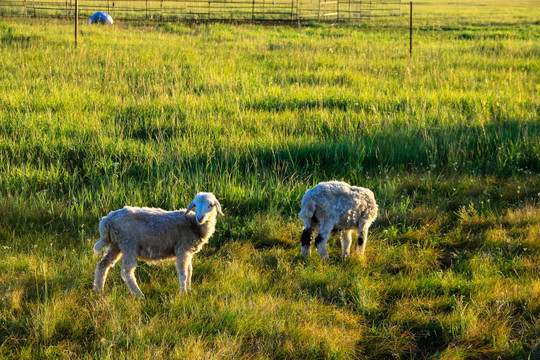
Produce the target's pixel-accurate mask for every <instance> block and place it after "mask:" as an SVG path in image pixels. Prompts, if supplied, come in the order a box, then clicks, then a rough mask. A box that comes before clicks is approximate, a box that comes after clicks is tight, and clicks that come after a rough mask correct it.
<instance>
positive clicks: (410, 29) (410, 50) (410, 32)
mask: <svg viewBox="0 0 540 360" xmlns="http://www.w3.org/2000/svg"><path fill="white" fill-rule="evenodd" d="M409 54H410V55H412V1H411V10H410V19H409Z"/></svg>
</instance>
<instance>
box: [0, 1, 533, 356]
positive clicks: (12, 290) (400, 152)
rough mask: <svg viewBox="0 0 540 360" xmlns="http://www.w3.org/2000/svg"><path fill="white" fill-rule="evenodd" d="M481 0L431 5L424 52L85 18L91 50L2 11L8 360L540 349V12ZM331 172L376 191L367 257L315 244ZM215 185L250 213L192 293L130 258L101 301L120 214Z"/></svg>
mask: <svg viewBox="0 0 540 360" xmlns="http://www.w3.org/2000/svg"><path fill="white" fill-rule="evenodd" d="M463 3H464V2H463ZM475 4H476V5H477V6H476V7H473V6H468V5H464V4H462V5H460V7H458V8H456V7H452V6H447V7H446V8H445V7H443V5H441V4H430V5H429V6H427V5H426V6H425V7H424V8H423V9H425V11H424V14H426V15H425V17H424V18H423V20H422V21H421V22H420V24H419V27H418V29H417V30H416V31H415V50H414V55H413V56H412V57H409V55H408V48H407V38H406V33H405V31H404V29H403V28H400V27H396V28H391V27H390V28H384V29H381V28H373V29H370V28H368V29H366V28H365V27H363V26H329V25H311V26H306V27H302V28H296V27H269V26H267V27H265V26H255V25H240V26H232V25H224V24H208V25H184V24H165V25H159V26H158V25H138V24H127V25H124V24H117V25H115V26H113V27H86V26H84V27H82V28H81V36H80V44H79V46H78V47H77V48H74V47H73V44H72V26H71V25H69V24H67V23H66V22H64V21H62V20H46V21H45V20H39V19H37V20H32V19H26V20H23V19H5V18H4V19H1V21H0V259H1V260H0V299H1V300H0V357H1V358H7V359H25V358H88V359H93V358H98V357H99V358H106V359H108V358H110V359H118V358H120V359H123V358H125V359H134V358H157V359H169V358H176V359H184V358H188V359H198V358H202V359H223V358H231V359H232V358H244V359H254V358H257V359H259V358H260V359H409V358H412V359H426V358H429V359H497V358H501V359H527V358H528V356H529V355H531V358H534V356H537V354H538V353H540V349H539V348H538V346H537V344H538V342H539V339H540V266H539V265H540V242H539V239H540V208H539V206H538V198H539V193H540V157H539V154H540V120H539V117H540V85H539V84H540V22H539V20H540V17H539V15H538V10H537V9H538V8H539V7H538V6H536V5H538V2H522V3H519V4H522V5H523V6H521V5H519V4H518V5H515V6H514V7H513V8H512V9H514V10H512V11H508V12H507V13H506V14H501V13H495V12H493V13H491V14H492V15H489V14H490V12H489V11H488V10H489V8H490V7H492V6H496V5H497V3H496V2H492V1H490V2H488V1H484V2H480V1H477V2H476V3H475ZM485 4H488V5H485ZM418 7H419V11H420V9H422V8H421V7H420V5H419V6H418ZM445 9H446V10H445ZM460 9H461V10H460ZM520 9H521V10H520ZM523 9H525V10H528V11H524V10H523ZM465 10H466V11H465ZM430 11H431V12H433V14H436V15H437V16H434V17H433V18H434V19H435V20H434V21H432V22H431V23H430V22H429V21H428V17H429V15H428V14H429V12H430ZM463 11H465V12H463ZM454 12H458V13H459V14H461V15H459V16H454V15H453V14H455V13H454ZM445 14H446V16H444V15H445ZM439 15H440V16H439ZM328 179H339V180H344V181H348V182H350V183H354V184H358V185H362V186H366V187H369V188H371V189H373V191H374V193H375V196H376V198H377V201H378V203H379V207H380V215H379V218H378V220H377V221H376V222H375V223H374V224H373V226H372V228H371V234H370V239H369V242H368V247H367V254H366V260H365V261H361V260H360V259H358V258H352V259H350V260H348V261H346V262H342V261H341V260H340V247H339V239H338V238H334V240H333V241H332V245H331V246H330V254H331V261H330V263H329V264H324V265H323V264H322V263H321V262H320V260H319V259H318V258H317V257H316V255H315V256H312V257H311V258H310V259H307V260H304V259H302V258H301V256H300V250H299V237H300V232H301V224H300V222H299V220H298V219H297V218H296V214H297V213H298V211H299V203H300V199H301V197H302V195H303V193H304V192H305V190H306V189H307V188H309V187H311V186H312V185H313V184H316V183H317V182H319V181H323V180H328ZM198 191H212V192H214V193H215V194H216V195H217V197H218V198H219V199H220V201H221V203H222V205H223V208H224V211H225V213H226V216H225V217H224V218H220V219H219V220H220V221H219V223H218V226H217V231H216V234H215V235H214V237H213V238H212V240H211V243H210V244H209V245H208V246H207V247H206V248H205V249H203V251H202V252H201V253H200V254H198V255H197V256H196V257H195V259H194V264H193V265H194V271H193V276H194V278H193V292H192V293H191V294H189V295H188V296H184V297H178V296H177V294H176V292H177V290H178V282H177V280H176V274H175V269H174V266H172V264H170V263H166V264H163V265H159V266H148V265H146V264H144V263H141V264H140V266H139V267H138V268H137V272H136V274H137V277H138V279H139V284H140V286H141V289H142V291H143V292H145V294H146V295H147V300H146V301H137V300H134V299H132V298H131V297H130V295H129V293H128V291H127V288H126V286H125V285H124V284H123V282H122V280H121V278H120V274H119V270H118V268H115V269H113V270H111V273H110V275H109V279H108V282H107V284H106V295H105V296H104V297H102V298H98V297H96V296H94V295H93V294H92V292H91V288H92V280H93V271H94V267H95V264H96V262H97V260H96V259H93V258H92V251H91V248H92V246H93V244H94V242H95V241H97V224H98V222H99V220H100V218H101V216H103V215H105V214H107V212H108V211H111V210H114V209H117V208H120V207H122V206H124V205H126V204H129V205H134V206H136V205H139V206H158V207H162V208H165V209H174V208H179V207H185V206H186V205H187V204H188V202H189V201H191V199H192V197H193V195H194V194H195V193H196V192H198ZM535 354H536V355H535Z"/></svg>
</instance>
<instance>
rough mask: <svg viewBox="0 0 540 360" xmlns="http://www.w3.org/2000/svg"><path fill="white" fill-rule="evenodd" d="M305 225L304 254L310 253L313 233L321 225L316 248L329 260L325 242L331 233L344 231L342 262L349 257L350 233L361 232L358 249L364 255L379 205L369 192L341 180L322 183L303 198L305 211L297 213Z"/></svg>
mask: <svg viewBox="0 0 540 360" xmlns="http://www.w3.org/2000/svg"><path fill="white" fill-rule="evenodd" d="M298 216H299V217H300V219H302V221H303V222H304V229H303V232H302V239H301V242H302V255H303V256H304V257H307V256H309V254H310V253H311V249H310V243H311V234H312V232H313V228H314V226H316V225H317V224H318V225H319V234H318V235H317V237H316V238H315V246H316V247H317V252H318V253H319V256H320V257H321V258H322V259H323V260H324V261H327V260H328V250H327V248H326V242H327V241H328V239H329V238H330V233H331V232H332V231H341V247H342V253H343V255H342V256H343V259H345V258H347V257H348V256H349V254H350V248H351V241H352V239H351V233H352V231H353V230H357V231H358V250H359V251H360V254H361V255H364V251H365V249H366V242H367V235H368V228H369V226H370V225H371V223H372V222H373V221H374V220H375V218H376V217H377V203H375V197H374V196H373V192H371V190H369V189H365V188H361V187H356V186H351V185H349V184H347V183H344V182H340V181H329V182H322V183H319V184H318V185H317V186H315V187H314V188H313V189H310V190H308V191H306V193H305V195H304V197H303V198H302V210H301V211H300V213H299V214H298Z"/></svg>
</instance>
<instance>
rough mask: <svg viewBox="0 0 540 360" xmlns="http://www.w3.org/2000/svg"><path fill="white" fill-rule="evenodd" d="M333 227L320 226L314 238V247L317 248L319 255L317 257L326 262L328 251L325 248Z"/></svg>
mask: <svg viewBox="0 0 540 360" xmlns="http://www.w3.org/2000/svg"><path fill="white" fill-rule="evenodd" d="M332 229H333V225H332V226H331V227H328V226H323V225H322V224H321V226H320V228H319V234H318V235H317V237H316V238H315V246H316V247H317V253H318V254H319V257H320V258H321V259H323V261H325V262H326V261H328V259H329V257H328V249H327V247H326V243H327V242H328V239H329V238H330V234H331V233H332Z"/></svg>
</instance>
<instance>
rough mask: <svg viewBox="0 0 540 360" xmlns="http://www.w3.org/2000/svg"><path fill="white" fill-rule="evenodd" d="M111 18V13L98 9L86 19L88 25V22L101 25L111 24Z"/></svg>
mask: <svg viewBox="0 0 540 360" xmlns="http://www.w3.org/2000/svg"><path fill="white" fill-rule="evenodd" d="M112 23H113V19H112V17H111V15H109V14H107V13H104V12H103V11H98V12H97V13H95V14H94V15H92V16H91V17H90V19H89V20H88V25H90V24H102V25H112Z"/></svg>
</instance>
